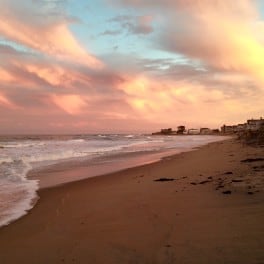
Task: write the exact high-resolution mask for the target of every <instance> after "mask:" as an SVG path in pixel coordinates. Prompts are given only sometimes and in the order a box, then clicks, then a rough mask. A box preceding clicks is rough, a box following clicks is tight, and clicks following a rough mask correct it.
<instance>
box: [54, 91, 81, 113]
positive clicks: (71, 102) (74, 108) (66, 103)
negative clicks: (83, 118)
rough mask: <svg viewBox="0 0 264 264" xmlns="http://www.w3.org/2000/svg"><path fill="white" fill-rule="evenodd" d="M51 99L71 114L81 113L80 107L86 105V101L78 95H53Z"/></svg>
mask: <svg viewBox="0 0 264 264" xmlns="http://www.w3.org/2000/svg"><path fill="white" fill-rule="evenodd" d="M51 99H52V101H53V102H54V103H55V104H56V105H57V106H58V107H60V108H61V109H62V110H64V111H65V112H66V113H68V114H71V115H78V114H80V113H82V109H83V108H84V107H85V106H86V101H85V100H84V99H83V98H82V97H81V96H79V95H76V94H72V95H69V94H68V95H53V96H52V98H51Z"/></svg>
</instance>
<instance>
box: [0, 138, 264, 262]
mask: <svg viewBox="0 0 264 264" xmlns="http://www.w3.org/2000/svg"><path fill="white" fill-rule="evenodd" d="M263 158H264V149H263V148H254V147H249V146H246V145H242V144H240V143H238V142H237V141H235V140H234V139H232V140H227V141H223V142H216V143H212V144H209V145H207V146H204V147H201V148H200V149H198V150H195V151H192V152H186V153H182V154H179V155H175V156H172V157H168V158H165V159H163V160H161V161H160V162H157V163H154V164H148V165H144V166H140V167H137V168H132V169H127V170H124V171H121V172H117V173H112V174H109V175H105V176H100V177H94V178H89V179H87V180H82V181H79V182H74V183H70V184H65V185H62V186H58V187H54V188H49V189H42V190H40V191H39V196H40V200H39V201H38V203H37V205H36V206H35V207H34V209H33V210H31V211H30V212H29V214H28V215H26V216H25V217H23V218H21V219H19V220H18V221H16V222H14V223H12V224H10V225H9V226H6V227H3V228H1V229H0V263H1V264H12V263H27V264H29V263H45V264H46V263H92V264H96V263H106V264H107V263H115V264H116V263H149V264H150V263H164V264H168V263H181V264H182V263H201V264H202V263H203V264H205V263H210V264H211V263H225V264H226V263H239V264H243V263H245V264H255V263H256V264H257V263H258V264H260V263H264V224H263V223H264V160H263ZM87 169H88V168H87ZM72 173H74V170H73V171H72Z"/></svg>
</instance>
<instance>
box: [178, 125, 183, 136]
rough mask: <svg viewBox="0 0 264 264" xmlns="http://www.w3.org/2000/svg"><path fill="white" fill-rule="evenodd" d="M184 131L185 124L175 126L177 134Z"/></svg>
mask: <svg viewBox="0 0 264 264" xmlns="http://www.w3.org/2000/svg"><path fill="white" fill-rule="evenodd" d="M184 131H185V126H178V127H177V134H179V135H182V134H183V133H184Z"/></svg>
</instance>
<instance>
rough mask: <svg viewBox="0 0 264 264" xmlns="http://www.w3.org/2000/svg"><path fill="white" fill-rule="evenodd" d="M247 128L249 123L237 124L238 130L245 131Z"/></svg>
mask: <svg viewBox="0 0 264 264" xmlns="http://www.w3.org/2000/svg"><path fill="white" fill-rule="evenodd" d="M246 129H247V124H246V123H244V124H238V125H237V131H238V132H240V131H245V130H246Z"/></svg>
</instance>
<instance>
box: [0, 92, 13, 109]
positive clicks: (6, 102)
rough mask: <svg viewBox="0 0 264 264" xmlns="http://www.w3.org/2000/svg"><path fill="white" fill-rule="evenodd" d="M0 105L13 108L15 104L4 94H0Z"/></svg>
mask: <svg viewBox="0 0 264 264" xmlns="http://www.w3.org/2000/svg"><path fill="white" fill-rule="evenodd" d="M0 105H2V106H6V107H8V108H11V109H15V108H16V106H15V105H14V104H13V103H12V102H10V101H9V100H8V99H7V98H6V97H5V96H4V95H2V94H0Z"/></svg>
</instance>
